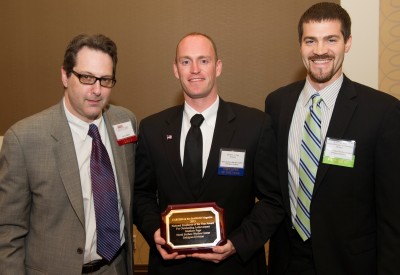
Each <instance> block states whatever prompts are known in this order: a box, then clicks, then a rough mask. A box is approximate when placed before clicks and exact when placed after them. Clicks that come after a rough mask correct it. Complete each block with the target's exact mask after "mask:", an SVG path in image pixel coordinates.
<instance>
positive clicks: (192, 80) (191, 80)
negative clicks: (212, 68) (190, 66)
mask: <svg viewBox="0 0 400 275" xmlns="http://www.w3.org/2000/svg"><path fill="white" fill-rule="evenodd" d="M203 80H205V78H201V77H196V78H190V79H189V82H198V81H203Z"/></svg>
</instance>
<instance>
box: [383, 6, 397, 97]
mask: <svg viewBox="0 0 400 275" xmlns="http://www.w3.org/2000/svg"><path fill="white" fill-rule="evenodd" d="M379 12H380V13H379V29H380V32H379V89H381V90H382V91H386V92H388V93H390V94H392V95H394V96H396V97H397V98H399V99H400V0H381V1H380V9H379Z"/></svg>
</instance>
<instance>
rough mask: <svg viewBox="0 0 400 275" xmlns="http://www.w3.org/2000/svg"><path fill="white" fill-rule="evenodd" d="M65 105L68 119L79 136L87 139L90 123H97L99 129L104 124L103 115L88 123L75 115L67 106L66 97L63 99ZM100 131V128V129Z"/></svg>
mask: <svg viewBox="0 0 400 275" xmlns="http://www.w3.org/2000/svg"><path fill="white" fill-rule="evenodd" d="M63 105H64V111H65V115H66V116H67V121H68V124H69V125H70V127H71V129H72V130H73V131H74V132H75V133H77V134H78V136H79V137H80V138H81V139H82V140H85V139H86V137H87V136H88V132H89V125H90V124H95V125H96V126H97V128H98V129H100V127H101V126H102V124H103V116H100V117H99V118H98V119H96V120H94V121H92V122H91V123H87V122H86V121H83V120H81V119H79V118H78V117H76V116H75V115H73V114H72V113H71V112H70V111H69V110H68V109H67V106H66V105H65V98H64V99H63ZM99 131H100V130H99Z"/></svg>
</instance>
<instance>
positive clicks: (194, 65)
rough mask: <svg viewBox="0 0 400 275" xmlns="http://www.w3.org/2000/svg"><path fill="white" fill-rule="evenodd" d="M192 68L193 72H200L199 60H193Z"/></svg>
mask: <svg viewBox="0 0 400 275" xmlns="http://www.w3.org/2000/svg"><path fill="white" fill-rule="evenodd" d="M190 70H191V73H192V74H198V73H199V72H200V67H199V64H198V63H197V62H193V63H192V66H191V67H190Z"/></svg>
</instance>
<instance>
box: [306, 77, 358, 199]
mask: <svg viewBox="0 0 400 275" xmlns="http://www.w3.org/2000/svg"><path fill="white" fill-rule="evenodd" d="M356 96H357V93H356V91H355V90H354V87H353V85H352V82H351V80H349V79H348V78H347V77H346V76H345V77H344V79H343V84H342V87H341V88H340V91H339V94H338V97H337V99H336V103H335V107H334V110H333V113H332V117H331V121H330V123H329V127H328V132H327V134H326V137H331V138H339V139H340V138H343V136H344V134H345V132H346V129H347V127H348V125H349V123H350V121H351V118H352V115H353V113H354V112H355V110H356V108H357V103H356V102H355V101H354V100H353V99H354V98H355V97H356ZM323 148H325V142H324V147H323ZM323 152H324V150H322V153H323ZM321 161H322V155H321V158H320V164H319V167H318V172H317V178H316V182H315V186H314V192H313V197H314V196H315V195H316V193H317V190H318V188H319V186H320V185H321V182H322V181H323V178H324V177H325V175H326V172H327V171H328V169H329V167H330V165H327V164H323V163H321Z"/></svg>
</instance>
